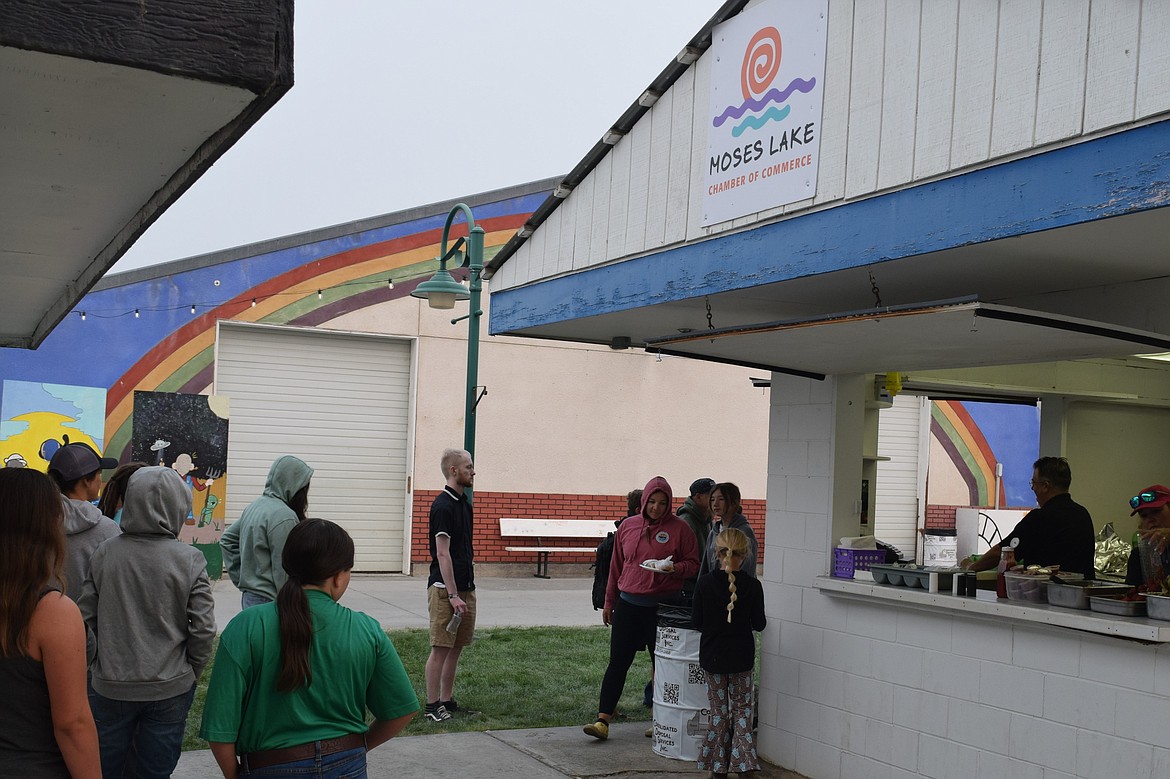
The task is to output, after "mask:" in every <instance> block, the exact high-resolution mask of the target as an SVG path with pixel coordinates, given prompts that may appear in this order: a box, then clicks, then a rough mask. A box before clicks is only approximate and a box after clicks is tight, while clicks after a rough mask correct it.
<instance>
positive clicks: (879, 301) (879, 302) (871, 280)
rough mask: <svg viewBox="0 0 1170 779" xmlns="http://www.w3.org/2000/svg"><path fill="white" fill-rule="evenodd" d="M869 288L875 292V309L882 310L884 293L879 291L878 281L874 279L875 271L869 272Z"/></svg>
mask: <svg viewBox="0 0 1170 779" xmlns="http://www.w3.org/2000/svg"><path fill="white" fill-rule="evenodd" d="M869 288H870V290H871V291H872V292H873V301H874V308H881V307H882V293H881V291H879V290H878V285H877V279H875V278H874V277H873V271H870V272H869Z"/></svg>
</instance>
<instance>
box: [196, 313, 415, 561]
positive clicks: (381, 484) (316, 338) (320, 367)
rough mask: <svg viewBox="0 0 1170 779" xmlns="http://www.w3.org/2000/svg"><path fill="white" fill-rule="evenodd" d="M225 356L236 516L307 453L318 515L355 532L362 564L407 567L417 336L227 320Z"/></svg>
mask: <svg viewBox="0 0 1170 779" xmlns="http://www.w3.org/2000/svg"><path fill="white" fill-rule="evenodd" d="M215 365H216V367H215V370H216V376H215V393H216V394H218V395H226V396H228V398H229V399H230V402H231V423H230V424H229V426H228V476H229V478H228V485H227V506H226V508H227V512H226V517H227V520H228V521H229V522H232V521H235V520H236V519H238V518H239V516H240V512H242V511H243V510H244V508H245V507H246V506H247V505H248V504H249V503H250V502H252V501H253V500H254V499H255V498H256V497H257V496H259V495H260V493H261V492H263V490H264V481H265V478H266V477H267V475H268V468H269V466H271V465H272V461H273V460H275V459H276V458H277V457H279V456H281V455H284V454H292V455H296V456H297V457H300V458H301V459H302V460H304V461H305V462H307V463H308V464H309V465H311V466H312V467H313V469H314V471H315V473H314V475H313V481H312V485H311V486H310V488H309V511H308V514H309V516H311V517H323V518H325V519H330V520H333V521H334V522H337V523H338V524H339V525H341V526H342V527H344V528H345V529H346V530H348V531H349V533H350V535H352V536H353V539H354V543H355V546H356V547H357V554H356V560H355V564H354V567H355V570H358V571H393V572H401V571H404V570H405V567H406V566H405V563H404V560H406V559H408V557H409V552H408V550H407V548H406V546H407V540H406V539H407V534H406V529H407V521H408V517H407V502H406V478H407V469H408V467H409V462H408V461H409V452H410V436H411V435H412V430H411V427H410V419H411V408H410V406H411V397H412V392H411V370H410V365H411V341H409V340H404V339H399V338H388V337H377V336H366V335H352V334H342V333H330V332H328V331H322V330H310V329H299V328H281V327H267V326H255V325H238V324H232V323H228V322H221V323H220V327H219V335H218V339H217V345H216V364H215Z"/></svg>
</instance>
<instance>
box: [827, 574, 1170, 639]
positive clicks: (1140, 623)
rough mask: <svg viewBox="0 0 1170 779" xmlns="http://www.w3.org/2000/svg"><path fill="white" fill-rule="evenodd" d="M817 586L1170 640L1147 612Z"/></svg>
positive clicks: (1166, 626)
mask: <svg viewBox="0 0 1170 779" xmlns="http://www.w3.org/2000/svg"><path fill="white" fill-rule="evenodd" d="M814 586H815V587H816V588H817V589H819V590H820V591H821V592H823V593H825V594H826V595H830V596H833V597H840V598H849V599H853V600H864V601H868V602H870V603H873V602H874V601H883V602H886V603H890V604H891V605H895V606H903V607H906V608H912V609H919V610H925V611H933V612H950V613H959V614H969V615H971V616H973V617H979V618H984V619H992V620H996V621H1004V620H1008V621H1013V622H1028V623H1034V624H1041V625H1052V626H1054V627H1061V628H1068V629H1069V630H1080V631H1084V632H1086V633H1098V634H1101V635H1105V636H1114V637H1117V638H1126V639H1132V640H1135V641H1142V642H1146V643H1154V644H1162V643H1170V622H1166V621H1163V620H1156V619H1148V618H1145V617H1114V616H1109V615H1104V614H1101V613H1099V612H1093V611H1082V610H1079V609H1066V608H1061V607H1059V606H1050V605H1048V604H1047V603H1027V602H1023V601H1009V600H1005V599H999V600H995V601H986V600H979V599H976V598H967V597H962V596H955V595H951V594H949V593H948V594H943V593H931V592H927V591H925V590H922V589H918V588H907V587H895V586H891V585H886V584H875V583H872V582H860V581H855V580H853V579H841V578H837V577H834V576H818V577H816V580H815V585H814Z"/></svg>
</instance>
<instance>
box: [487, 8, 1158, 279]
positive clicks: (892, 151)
mask: <svg viewBox="0 0 1170 779" xmlns="http://www.w3.org/2000/svg"><path fill="white" fill-rule="evenodd" d="M1168 29H1170V3H1166V2H1165V0H1141V1H1140V2H1139V0H1061V1H1060V2H1045V3H1040V2H1025V1H1021V0H999V2H996V1H995V0H976V1H975V2H968V1H966V0H964V2H959V0H830V1H829V18H828V41H827V52H826V57H825V85H824V87H825V92H824V104H823V109H822V121H821V129H820V132H821V151H820V154H821V159H820V163H819V168H818V170H819V173H818V181H817V194H816V197H815V198H814V199H810V200H803V201H800V202H797V203H791V204H789V205H787V206H783V207H777V208H773V209H769V210H766V211H763V212H761V213H758V214H754V215H749V216H745V217H741V218H739V219H735V220H732V221H728V222H724V223H722V224H718V225H712V226H709V227H702V226H701V208H700V204H701V197H700V190H701V189H702V181H703V177H704V172H705V170H706V167H705V164H706V143H707V124H708V122H709V117H708V116H707V114H708V112H709V105H708V100H709V94H708V93H709V86H708V85H709V82H710V70H711V62H710V56H706V55H705V56H703V57H701V58H700V59H699V61H698V62H696V63H695V65H694V66H692V67H691V68H690V69H689V70H688V71H687V72H686V73H685V74H684V75H683V76H682V78H680V79H679V80H678V81H677V82H676V83H675V84H674V85H673V86H672V87H671V88H670V89H669V90H668V91H667V92H666V94H664V95H663V96H662V97H661V99H659V101H658V102H657V104H655V105H654V107H653V108H652V109H650V111H649V112H648V113H647V114H646V115H645V116H644V117H643V118H642V119H641V120H640V121H639V123H638V124H637V125H635V127H634V129H633V131H631V132H630V133H629V134H627V135H626V136H625V137H624V138H622V139H621V140H619V141H618V143H617V145H616V146H615V147H614V149H613V151H612V152H611V153H610V154H609V155H608V156H607V157H606V159H605V161H604V162H602V164H601V165H599V166H598V167H597V168H596V169H595V170H594V171H593V172H592V173H591V174H590V175H589V176H587V177H586V178H585V180H584V181H583V182H581V184H580V185H579V186H578V187H577V189H576V190H575V191H574V192H572V193H571V194H570V195H569V197H568V199H566V200H565V202H564V203H562V204H561V206H560V207H559V208H558V209H557V210H556V211H554V212H553V215H552V217H551V218H550V219H549V220H548V221H547V222H546V223H545V224H543V225H541V226H540V227H539V228H538V229H537V231H536V233H535V235H534V236H533V238H532V239H530V240H529V241H528V242H527V243H526V244H525V245H523V246H522V247H521V248H520V250H519V251H518V252H517V253H516V255H515V256H514V257H513V258H512V259H511V260H509V261H508V262H507V263H506V264H505V268H507V269H508V272H507V273H503V272H501V273H500V274H497V275H496V277H495V278H494V279H493V287H494V288H495V289H496V290H501V289H506V288H508V287H512V286H519V285H522V284H526V283H528V282H530V281H534V280H537V279H540V278H545V277H548V276H552V275H556V274H561V273H567V272H570V271H578V270H582V269H584V268H588V267H592V266H594V265H597V264H601V263H604V262H611V261H613V260H616V259H621V258H623V257H630V256H636V255H639V254H642V253H643V252H647V251H653V250H655V249H658V248H660V247H662V246H670V245H678V244H679V243H681V242H682V241H684V240H685V241H694V240H698V239H701V238H704V237H707V236H711V235H715V234H719V233H723V232H726V231H728V230H733V229H741V228H743V227H745V226H750V225H752V224H754V223H756V222H759V221H763V220H769V219H773V218H775V217H776V216H779V215H783V214H792V213H797V212H800V211H802V210H805V209H808V208H810V207H813V206H824V205H833V204H836V203H839V202H841V201H842V199H843V198H858V197H866V196H869V195H872V194H875V193H877V192H882V191H889V190H894V189H898V188H901V187H905V186H910V185H913V184H915V183H917V182H919V181H921V180H923V179H927V178H931V177H936V176H940V175H953V174H957V173H961V172H966V171H969V170H972V169H975V168H978V167H986V166H987V165H991V164H995V162H997V161H1000V160H1002V159H1004V158H1005V157H1010V156H1012V155H1015V154H1019V153H1021V152H1026V151H1028V150H1029V149H1032V148H1037V147H1041V146H1045V145H1048V144H1052V143H1070V142H1075V141H1076V140H1077V139H1078V138H1080V137H1082V136H1087V135H1091V134H1095V133H1100V132H1103V131H1110V130H1120V129H1125V127H1126V126H1127V125H1129V124H1130V123H1133V122H1138V121H1144V120H1149V119H1150V118H1152V117H1156V116H1158V115H1160V114H1165V113H1166V112H1168V111H1170V33H1168V32H1167V31H1168ZM542 232H548V233H549V234H550V235H549V238H548V239H547V240H545V241H543V242H541V241H540V240H539V239H540V236H541V233H542Z"/></svg>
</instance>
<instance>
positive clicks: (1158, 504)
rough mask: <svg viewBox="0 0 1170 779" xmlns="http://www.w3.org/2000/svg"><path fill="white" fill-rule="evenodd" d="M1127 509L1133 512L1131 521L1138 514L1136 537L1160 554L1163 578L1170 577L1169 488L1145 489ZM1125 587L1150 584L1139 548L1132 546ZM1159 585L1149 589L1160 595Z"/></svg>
mask: <svg viewBox="0 0 1170 779" xmlns="http://www.w3.org/2000/svg"><path fill="white" fill-rule="evenodd" d="M1129 506H1130V508H1132V509H1133V511H1131V512H1130V514H1129V515H1130V516H1131V517H1132V516H1133V515H1134V514H1137V515H1138V516H1139V517H1140V518H1141V521H1140V523H1139V524H1138V536H1139V537H1140V538H1141V539H1142V540H1143V541H1146V542H1148V543H1149V544H1150V546H1152V547H1153V549H1154V551H1155V552H1157V553H1158V554H1159V557H1160V559H1161V562H1162V577H1166V576H1170V565H1168V561H1167V560H1166V552H1167V550H1168V549H1170V488H1166V487H1163V486H1162V485H1161V484H1155V485H1154V486H1152V487H1146V488H1145V489H1144V490H1142V491H1141V492H1139V493H1138V494H1137V495H1134V496H1133V497H1132V498H1130V499H1129ZM1125 583H1126V584H1128V585H1129V586H1131V587H1137V586H1139V585H1142V584H1146V585H1150V584H1151V582H1147V581H1146V577H1145V572H1144V571H1143V570H1142V554H1141V548H1140V547H1139V546H1138V545H1137V544H1134V547H1133V551H1132V552H1130V553H1129V564H1128V565H1127V566H1126V571H1125ZM1162 584H1163V582H1162V581H1159V582H1157V587H1153V586H1151V589H1153V590H1155V591H1156V592H1160V591H1161V588H1162Z"/></svg>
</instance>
